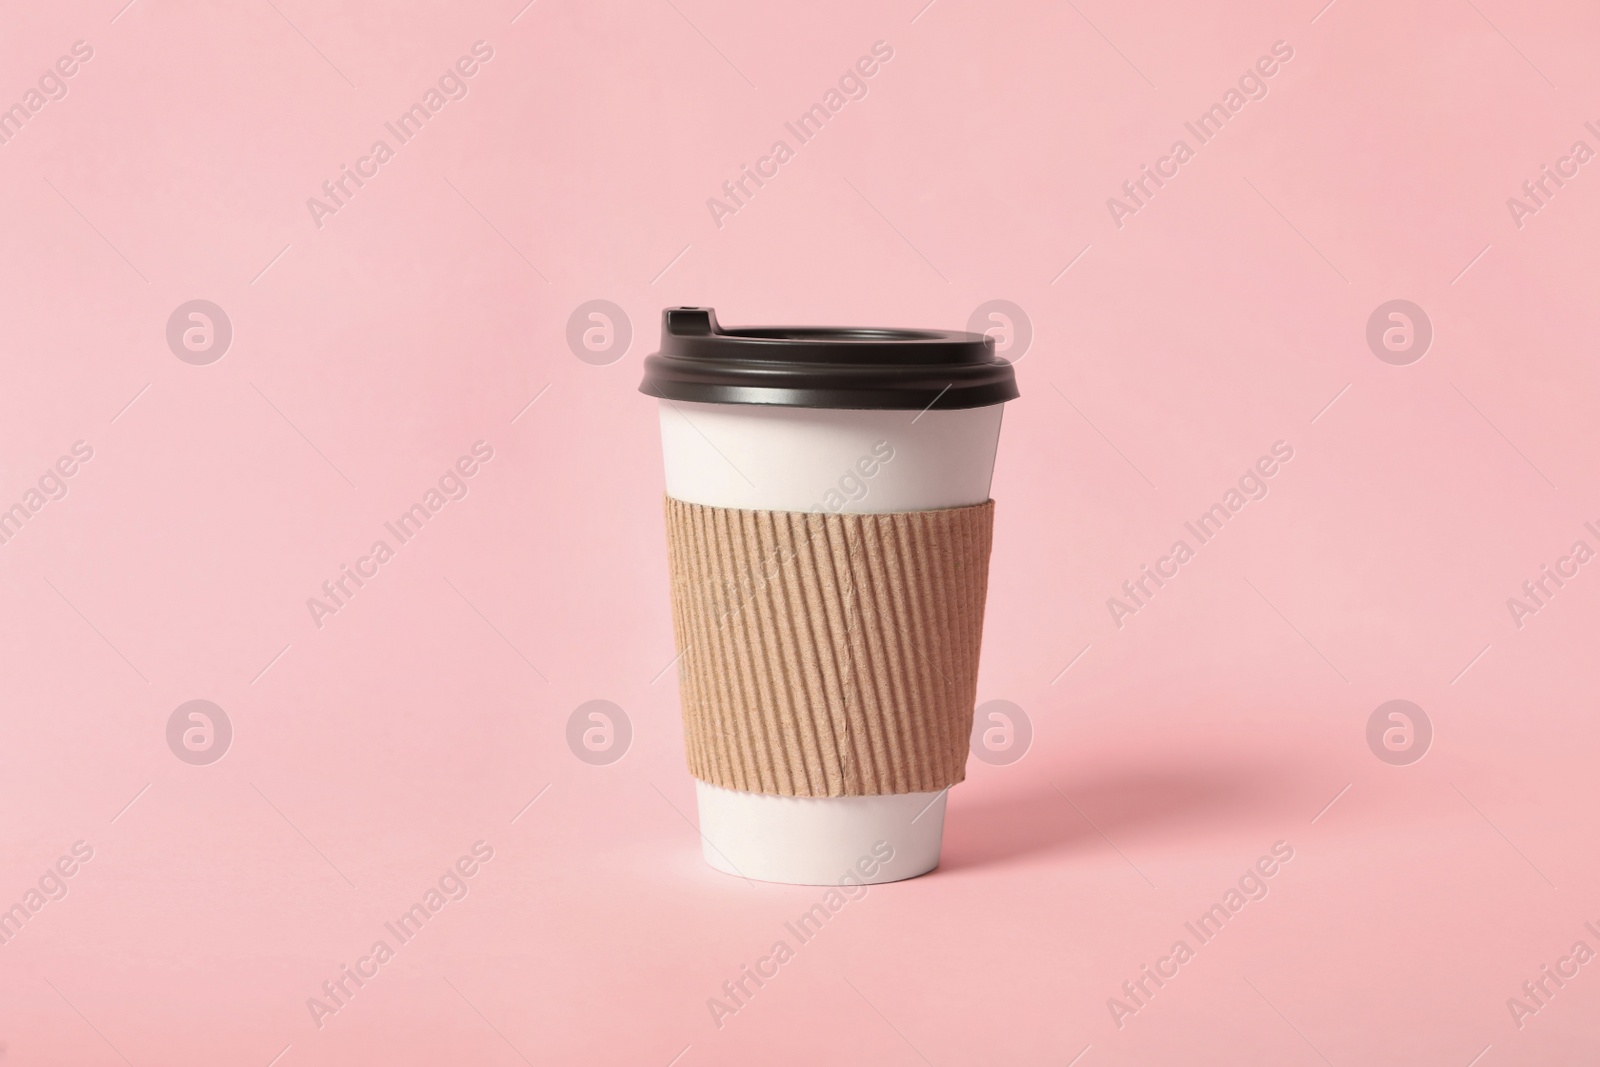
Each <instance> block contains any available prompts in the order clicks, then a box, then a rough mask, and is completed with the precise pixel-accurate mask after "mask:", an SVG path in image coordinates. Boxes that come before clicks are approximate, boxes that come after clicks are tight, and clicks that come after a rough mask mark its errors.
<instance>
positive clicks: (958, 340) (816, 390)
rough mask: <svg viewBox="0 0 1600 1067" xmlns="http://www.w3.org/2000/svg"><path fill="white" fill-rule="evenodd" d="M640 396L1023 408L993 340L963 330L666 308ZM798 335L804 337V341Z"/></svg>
mask: <svg viewBox="0 0 1600 1067" xmlns="http://www.w3.org/2000/svg"><path fill="white" fill-rule="evenodd" d="M661 317H662V323H661V350H660V351H659V352H657V353H655V354H653V355H650V356H647V357H646V358H645V360H644V380H643V381H642V382H641V383H640V385H639V391H640V392H641V393H644V394H645V395H647V396H654V397H658V398H660V399H663V400H681V401H685V402H690V403H712V404H765V405H773V406H784V407H810V408H851V409H858V410H916V409H924V410H926V409H935V410H950V409H961V408H973V407H987V406H989V405H992V404H998V403H1004V402H1006V401H1008V400H1014V399H1016V398H1017V396H1018V395H1019V394H1018V391H1017V386H1016V372H1015V370H1014V369H1013V367H1012V365H1011V363H1010V362H1009V361H1007V360H1005V359H1001V358H999V357H997V356H996V355H995V354H994V339H993V338H991V337H989V336H987V335H985V334H977V333H969V332H966V331H956V330H913V329H898V328H875V327H816V326H751V327H739V328H736V329H732V330H724V329H722V328H721V327H720V326H718V324H717V321H716V312H715V311H714V310H713V309H711V308H666V309H664V310H663V311H662V313H661ZM797 335H798V336H797Z"/></svg>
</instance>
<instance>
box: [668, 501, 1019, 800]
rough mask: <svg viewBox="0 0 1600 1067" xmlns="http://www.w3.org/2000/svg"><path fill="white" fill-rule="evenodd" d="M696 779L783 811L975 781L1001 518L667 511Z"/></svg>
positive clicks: (676, 504)
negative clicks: (767, 799) (796, 803)
mask: <svg viewBox="0 0 1600 1067" xmlns="http://www.w3.org/2000/svg"><path fill="white" fill-rule="evenodd" d="M666 518H667V547H668V555H669V565H670V570H671V576H672V613H673V628H674V631H675V633H676V639H677V646H678V654H679V660H678V677H679V688H680V692H681V695H682V702H683V726H684V735H685V747H686V749H687V753H688V760H689V770H690V772H691V773H693V774H694V775H695V777H697V778H700V779H703V780H704V781H707V782H711V783H713V784H715V785H719V786H723V787H725V788H728V789H738V790H742V791H744V792H750V793H770V794H778V795H781V796H799V797H839V796H876V795H880V794H885V793H920V792H932V791H936V790H940V789H943V788H945V787H946V786H951V785H954V784H955V783H957V782H959V781H961V780H962V779H964V778H965V777H966V761H967V750H968V745H969V738H970V736H971V732H972V709H973V702H974V699H975V697H976V693H977V677H978V648H979V644H980V641H981V639H982V635H983V605H984V597H985V594H986V592H987V589H988V571H989V548H990V544H991V542H992V539H993V529H994V501H992V500H991V501H987V502H986V503H983V504H978V505H975V506H972V507H961V508H945V509H940V510H934V511H910V512H894V513H889V514H878V515H830V514H822V513H815V512H794V511H745V510H739V509H734V508H714V507H706V506H704V505H700V504H688V503H684V502H683V501H680V500H674V499H673V498H671V497H668V498H667V500H666Z"/></svg>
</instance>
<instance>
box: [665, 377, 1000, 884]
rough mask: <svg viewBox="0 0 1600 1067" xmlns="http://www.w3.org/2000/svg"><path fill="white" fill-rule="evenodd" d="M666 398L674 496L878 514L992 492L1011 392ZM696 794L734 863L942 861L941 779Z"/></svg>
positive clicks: (715, 854) (904, 873)
mask: <svg viewBox="0 0 1600 1067" xmlns="http://www.w3.org/2000/svg"><path fill="white" fill-rule="evenodd" d="M660 409H661V444H662V456H663V459H664V461H665V466H666V485H667V495H668V496H670V497H673V498H674V499H677V500H682V501H684V502H686V503H691V504H703V505H706V506H708V507H719V508H743V509H750V510H762V511H813V510H815V509H817V508H821V509H823V510H825V511H828V512H833V513H854V514H873V513H882V512H893V511H928V510H933V509H937V508H954V507H964V506H968V505H972V504H981V503H983V502H984V501H986V500H988V499H989V483H990V480H991V478H992V476H993V473H994V459H995V450H996V448H997V447H998V445H999V440H1000V417H1001V413H1002V410H1003V405H1001V404H992V405H989V406H987V407H979V408H964V409H959V410H948V411H943V410H930V411H924V412H920V413H919V412H916V411H885V410H876V409H872V410H861V409H837V408H793V407H778V406H772V405H760V404H695V403H686V402H684V401H677V400H663V401H661V402H660ZM869 472H870V473H869ZM696 798H697V801H698V805H699V811H700V834H701V838H702V840H703V842H704V851H705V858H706V862H708V863H709V864H711V866H713V867H715V868H717V869H718V870H722V871H727V872H729V873H731V874H738V875H743V876H744V877H746V878H755V879H759V880H761V881H768V882H788V883H792V884H798V885H837V884H839V882H840V880H841V879H842V878H843V877H844V876H845V875H846V874H847V873H851V874H852V876H853V877H854V878H856V879H858V880H860V881H862V882H865V883H876V882H892V881H898V880H900V879H902V878H912V877H915V876H916V875H919V874H924V873H926V872H928V871H930V870H932V869H933V868H934V867H936V866H938V864H939V843H940V839H941V837H942V836H943V832H944V803H945V796H944V792H943V791H941V792H937V793H905V794H896V795H886V796H869V797H785V796H771V795H767V794H762V793H745V792H741V791H738V790H733V789H724V788H722V787H720V786H716V785H712V784H711V783H709V782H704V781H697V782H696ZM884 844H887V845H888V847H889V848H890V849H892V850H893V858H892V859H891V860H888V861H886V862H881V863H874V862H869V863H867V864H866V865H864V866H862V865H861V864H860V861H862V860H863V859H864V858H865V859H868V860H871V859H872V858H874V857H875V856H876V857H878V858H881V856H882V855H883V853H884V852H885V851H886V850H885V849H883V847H882V846H883V845H884ZM875 847H877V848H878V851H877V852H876V853H874V848H875ZM870 868H875V870H874V871H873V873H872V874H871V875H865V874H863V873H861V872H862V871H863V870H864V869H870Z"/></svg>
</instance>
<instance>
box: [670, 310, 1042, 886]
mask: <svg viewBox="0 0 1600 1067" xmlns="http://www.w3.org/2000/svg"><path fill="white" fill-rule="evenodd" d="M640 391H641V392H643V393H646V394H648V395H650V396H654V397H657V398H658V399H659V408H660V417H661V440H662V456H663V459H664V462H665V468H666V502H665V503H666V516H667V540H668V556H669V563H670V568H669V569H670V572H671V579H672V609H673V627H674V632H675V637H676V642H677V651H678V654H679V658H678V661H677V669H678V677H679V690H680V696H681V701H682V706H683V722H684V731H685V749H686V753H687V756H688V763H689V769H690V772H691V773H692V774H693V775H694V777H695V779H696V796H697V801H698V805H699V812H700V832H701V836H702V839H703V842H704V846H703V847H704V853H705V858H706V861H707V862H708V863H710V865H711V866H713V867H715V868H717V869H719V870H722V871H727V872H729V873H733V874H739V875H743V876H745V877H747V878H756V879H761V880H764V881H772V882H789V883H797V884H807V885H832V884H839V883H840V882H842V881H856V882H862V883H871V882H888V881H896V880H898V879H902V878H910V877H913V876H915V875H919V874H923V873H925V872H927V871H929V870H932V869H933V868H934V867H935V866H937V865H938V862H939V844H940V838H941V836H942V833H943V829H944V804H945V794H946V791H947V790H948V789H949V787H950V786H952V785H954V784H956V783H957V782H960V781H961V780H962V779H963V778H964V777H965V773H966V771H965V768H966V757H967V751H968V747H969V737H970V734H971V729H972V714H973V703H974V699H975V695H976V687H977V667H978V649H979V643H980V639H981V636H982V628H983V606H984V596H985V592H986V589H987V575H988V562H989V547H990V543H991V538H990V534H991V530H992V526H993V508H994V504H993V501H991V500H990V499H989V483H990V478H991V475H992V473H993V469H994V458H995V449H996V446H997V444H998V442H999V437H1000V416H1001V411H1002V408H1003V406H1004V403H1005V401H1007V400H1011V399H1014V398H1015V397H1016V396H1017V388H1016V382H1015V374H1014V372H1013V370H1012V368H1011V365H1010V364H1009V363H1007V362H1006V361H1004V360H1002V359H997V358H996V357H995V355H994V342H993V341H992V340H991V339H990V338H988V337H985V336H983V335H981V334H974V333H958V332H944V331H932V330H894V329H835V328H812V327H760V328H743V329H723V328H722V327H720V326H719V325H718V324H717V319H716V314H715V312H714V311H713V310H712V309H710V308H668V309H666V310H665V311H664V312H663V313H662V325H661V351H660V352H659V353H658V354H656V355H652V356H650V357H648V358H647V359H646V360H645V374H644V381H643V384H642V385H641V386H640Z"/></svg>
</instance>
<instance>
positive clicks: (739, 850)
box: [695, 779, 949, 885]
mask: <svg viewBox="0 0 1600 1067" xmlns="http://www.w3.org/2000/svg"><path fill="white" fill-rule="evenodd" d="M948 792H949V790H940V791H939V792H937V793H897V794H893V795H887V796H871V797H783V796H771V795H768V794H764V793H744V792H740V791H738V790H734V789H724V788H722V787H721V786H716V785H712V784H711V783H710V782H705V781H701V780H700V779H696V780H695V800H696V803H697V804H698V806H699V809H700V836H701V839H702V842H703V848H704V853H705V858H706V862H707V863H708V864H710V865H711V866H712V867H714V868H716V869H717V870H719V871H723V872H725V873H727V874H732V875H737V876H740V877H743V878H754V879H756V880H757V881H761V882H782V883H786V884H789V885H839V884H841V883H842V882H844V881H845V878H846V875H849V876H850V877H851V878H852V879H853V880H854V881H855V882H858V883H861V884H863V885H877V884H880V883H883V882H898V881H901V880H903V879H906V878H915V877H916V876H917V875H919V874H926V873H928V872H929V871H931V870H933V869H934V868H935V867H937V866H938V865H939V844H940V841H941V839H942V838H943V836H944V805H945V795H946V793H948Z"/></svg>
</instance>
